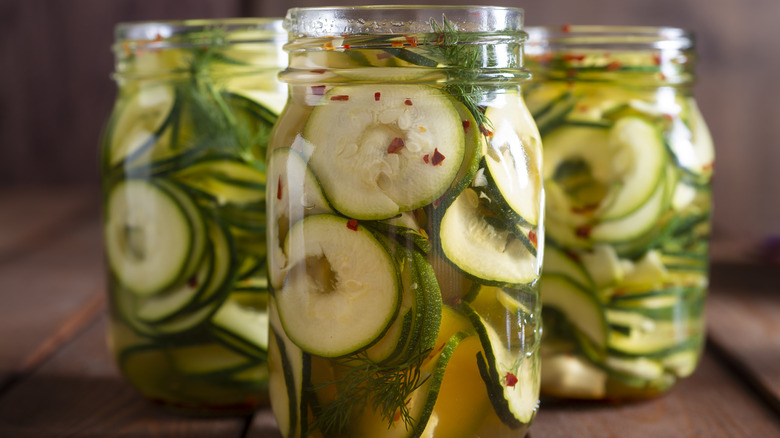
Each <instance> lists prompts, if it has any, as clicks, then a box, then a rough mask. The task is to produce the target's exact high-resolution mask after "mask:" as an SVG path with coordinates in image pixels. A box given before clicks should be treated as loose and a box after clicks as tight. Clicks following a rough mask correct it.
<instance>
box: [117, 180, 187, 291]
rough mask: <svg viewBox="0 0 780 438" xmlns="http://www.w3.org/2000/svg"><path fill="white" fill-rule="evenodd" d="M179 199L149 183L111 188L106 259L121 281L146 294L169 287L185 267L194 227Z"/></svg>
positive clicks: (126, 184)
mask: <svg viewBox="0 0 780 438" xmlns="http://www.w3.org/2000/svg"><path fill="white" fill-rule="evenodd" d="M182 200H183V199H180V198H179V197H177V196H175V195H174V194H172V193H171V192H169V191H168V190H166V189H163V188H162V187H161V186H160V185H158V184H155V183H154V182H151V181H142V180H126V181H123V182H121V183H119V184H117V185H116V186H114V187H113V188H112V189H111V191H110V193H109V195H108V201H107V207H106V219H105V240H106V252H107V256H108V262H109V265H110V266H111V270H112V271H113V272H114V274H115V275H116V276H117V278H118V279H119V281H120V283H122V285H123V286H124V287H126V288H127V289H129V290H130V291H132V292H133V293H135V294H138V295H142V296H148V295H154V294H157V293H160V292H161V291H164V290H166V289H167V288H169V287H171V286H173V285H174V284H175V283H176V282H177V281H178V280H179V279H181V277H182V275H183V274H186V271H187V269H188V267H189V266H190V258H191V254H192V250H193V241H194V235H195V231H194V229H193V228H194V227H193V221H192V218H191V217H190V215H189V214H188V212H189V211H190V210H194V209H197V207H194V206H193V207H184V206H183V205H182V203H181V202H180V201H182Z"/></svg>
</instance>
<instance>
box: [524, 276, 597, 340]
mask: <svg viewBox="0 0 780 438" xmlns="http://www.w3.org/2000/svg"><path fill="white" fill-rule="evenodd" d="M539 284H540V286H539V287H540V290H541V297H542V307H545V306H549V307H553V308H555V309H557V310H558V311H560V312H561V313H563V315H564V316H565V317H566V318H567V319H568V320H569V321H570V322H571V323H572V324H573V325H574V326H575V327H576V328H578V329H579V330H580V331H581V332H582V333H584V334H585V335H586V336H587V337H588V338H589V339H590V340H591V341H592V342H593V343H594V345H595V346H596V347H598V348H599V349H604V347H605V346H606V343H607V320H606V317H605V314H604V308H603V306H602V304H601V303H600V302H599V301H598V299H597V298H596V296H594V295H593V294H592V293H590V292H588V291H587V290H585V289H582V288H581V287H580V286H579V285H577V284H576V283H574V282H572V281H570V280H569V279H568V278H567V277H564V276H560V275H545V276H543V277H542V279H541V280H540V282H539Z"/></svg>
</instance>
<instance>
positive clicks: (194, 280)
mask: <svg viewBox="0 0 780 438" xmlns="http://www.w3.org/2000/svg"><path fill="white" fill-rule="evenodd" d="M187 286H189V287H191V288H192V289H195V288H196V287H198V276H197V275H193V276H192V277H190V279H189V280H187Z"/></svg>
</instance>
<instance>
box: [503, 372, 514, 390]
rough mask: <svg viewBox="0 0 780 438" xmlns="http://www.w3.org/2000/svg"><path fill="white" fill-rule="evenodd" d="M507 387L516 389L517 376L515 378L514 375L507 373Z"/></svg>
mask: <svg viewBox="0 0 780 438" xmlns="http://www.w3.org/2000/svg"><path fill="white" fill-rule="evenodd" d="M505 379H506V386H509V387H510V388H514V387H515V385H517V376H515V375H514V374H512V373H509V372H508V373H506V377H505Z"/></svg>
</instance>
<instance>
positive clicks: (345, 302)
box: [276, 214, 401, 357]
mask: <svg viewBox="0 0 780 438" xmlns="http://www.w3.org/2000/svg"><path fill="white" fill-rule="evenodd" d="M284 249H285V253H286V254H287V255H288V257H289V270H288V271H287V276H286V278H285V281H284V284H283V286H282V287H281V288H280V289H278V290H277V291H276V303H277V306H278V308H279V316H280V318H281V321H282V325H283V326H284V331H285V333H286V334H287V336H289V337H290V339H292V341H293V342H295V344H296V345H298V346H299V347H300V348H301V349H303V350H304V351H306V352H308V353H311V354H316V355H318V356H323V357H339V356H344V355H347V354H350V353H353V352H356V351H359V350H361V349H363V348H365V347H367V346H369V345H371V344H373V343H374V342H376V341H377V340H378V339H380V337H381V336H382V335H383V334H384V333H385V331H386V330H387V328H388V326H389V325H390V324H391V323H392V321H393V320H394V319H395V317H396V315H397V314H398V310H399V307H400V304H401V284H400V278H399V274H398V270H397V268H396V266H395V262H394V261H393V259H392V257H391V256H390V255H389V254H388V252H387V251H386V250H385V248H384V247H383V245H382V244H381V243H380V242H379V241H377V239H376V238H374V236H373V235H372V234H371V232H370V231H368V230H366V229H365V228H363V226H362V225H359V224H356V223H354V222H353V221H352V220H347V219H344V218H341V217H338V216H335V215H329V214H321V215H314V216H307V217H306V218H304V219H303V220H301V221H299V222H298V223H296V224H295V225H294V226H293V227H292V228H291V229H290V232H289V233H288V235H287V239H286V240H285V246H284Z"/></svg>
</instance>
